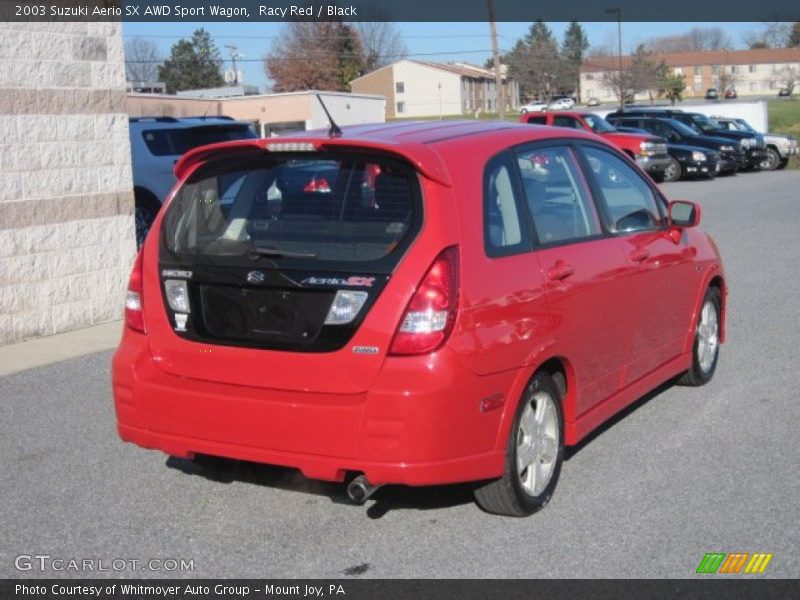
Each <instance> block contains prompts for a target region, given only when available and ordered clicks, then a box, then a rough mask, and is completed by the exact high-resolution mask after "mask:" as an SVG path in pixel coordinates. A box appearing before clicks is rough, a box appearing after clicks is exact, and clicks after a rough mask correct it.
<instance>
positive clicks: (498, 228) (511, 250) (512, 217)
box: [483, 153, 531, 256]
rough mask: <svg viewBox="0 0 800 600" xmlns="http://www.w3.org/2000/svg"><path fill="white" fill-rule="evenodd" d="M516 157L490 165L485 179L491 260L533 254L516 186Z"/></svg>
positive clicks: (485, 233)
mask: <svg viewBox="0 0 800 600" xmlns="http://www.w3.org/2000/svg"><path fill="white" fill-rule="evenodd" d="M513 167H514V163H513V155H511V153H505V154H501V155H500V156H497V157H495V158H493V159H492V160H491V161H489V164H488V165H487V166H486V170H485V171H484V175H483V237H484V243H485V247H486V254H487V255H488V256H505V255H507V254H515V253H518V252H525V251H527V250H530V247H531V246H530V241H529V240H528V238H527V235H526V231H525V227H524V221H523V219H522V216H521V215H520V212H519V202H518V200H519V198H518V192H517V189H516V185H515V184H514V172H513Z"/></svg>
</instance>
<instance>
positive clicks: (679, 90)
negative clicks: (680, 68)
mask: <svg viewBox="0 0 800 600" xmlns="http://www.w3.org/2000/svg"><path fill="white" fill-rule="evenodd" d="M660 71H661V72H660V74H659V78H660V80H661V81H660V85H659V95H663V96H664V97H665V98H667V99H668V100H669V101H670V103H671V104H672V105H673V106H674V105H675V103H676V102H680V101H681V100H683V91H684V89H685V88H686V80H685V79H684V77H683V75H682V74H681V73H675V72H674V71H673V70H672V69H670V68H669V67H667V66H666V65H665V64H664V63H661V65H660Z"/></svg>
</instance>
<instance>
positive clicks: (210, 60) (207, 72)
mask: <svg viewBox="0 0 800 600" xmlns="http://www.w3.org/2000/svg"><path fill="white" fill-rule="evenodd" d="M221 67H222V59H221V58H220V55H219V50H218V49H217V47H216V46H215V45H214V41H213V40H212V39H211V34H210V33H208V32H207V31H206V30H205V29H202V28H201V29H198V30H197V31H195V32H194V33H193V34H192V39H191V40H185V39H182V40H178V42H177V43H176V44H175V45H173V46H172V49H171V51H170V56H169V58H167V59H166V60H165V61H164V64H163V65H161V66H159V67H158V78H159V79H160V80H161V81H163V82H164V83H165V84H166V85H167V91H168V92H169V93H170V94H174V93H175V92H180V91H182V90H192V89H202V88H212V87H219V86H221V85H225V80H224V79H223V77H222V73H221V72H220V68H221Z"/></svg>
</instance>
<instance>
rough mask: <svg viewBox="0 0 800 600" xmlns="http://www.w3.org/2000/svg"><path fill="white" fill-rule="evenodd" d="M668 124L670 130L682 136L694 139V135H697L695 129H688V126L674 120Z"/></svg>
mask: <svg viewBox="0 0 800 600" xmlns="http://www.w3.org/2000/svg"><path fill="white" fill-rule="evenodd" d="M669 124H670V125H672V128H673V129H674V130H676V131H677V132H678V133H680V134H681V135H683V136H686V137H695V136H696V135H698V134H699V132H698V131H697V130H696V129H692V128H691V127H689V126H688V125H684V124H683V123H681V122H680V121H675V120H674V119H670V120H669Z"/></svg>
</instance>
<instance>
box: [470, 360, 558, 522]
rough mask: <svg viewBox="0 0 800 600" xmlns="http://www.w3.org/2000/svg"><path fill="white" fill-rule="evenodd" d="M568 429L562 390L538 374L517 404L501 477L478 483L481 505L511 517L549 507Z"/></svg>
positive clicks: (476, 496)
mask: <svg viewBox="0 0 800 600" xmlns="http://www.w3.org/2000/svg"><path fill="white" fill-rule="evenodd" d="M563 432H564V420H563V413H562V410H561V398H560V394H559V393H558V388H557V387H556V385H555V383H554V382H553V379H552V378H551V377H550V376H549V375H548V374H547V373H537V374H536V375H535V376H534V378H533V379H532V380H531V382H530V383H529V384H528V387H527V389H526V390H525V393H524V395H523V397H522V400H521V401H520V403H519V406H518V407H517V412H516V416H515V418H514V423H513V425H512V430H511V434H510V435H509V438H508V448H507V450H506V467H505V473H504V474H503V476H502V477H501V478H500V479H495V480H493V481H489V482H486V483H481V484H478V485H477V486H476V488H475V500H476V501H477V503H478V506H480V507H481V508H482V509H483V510H485V511H486V512H490V513H494V514H498V515H505V516H509V517H525V516H528V515H530V514H533V513H535V512H536V511H537V510H540V509H542V508H544V507H545V506H546V505H547V503H548V502H549V501H550V498H551V497H552V495H553V490H554V489H555V487H556V484H557V483H558V476H559V474H560V473H561V464H562V462H563V460H564V435H563Z"/></svg>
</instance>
